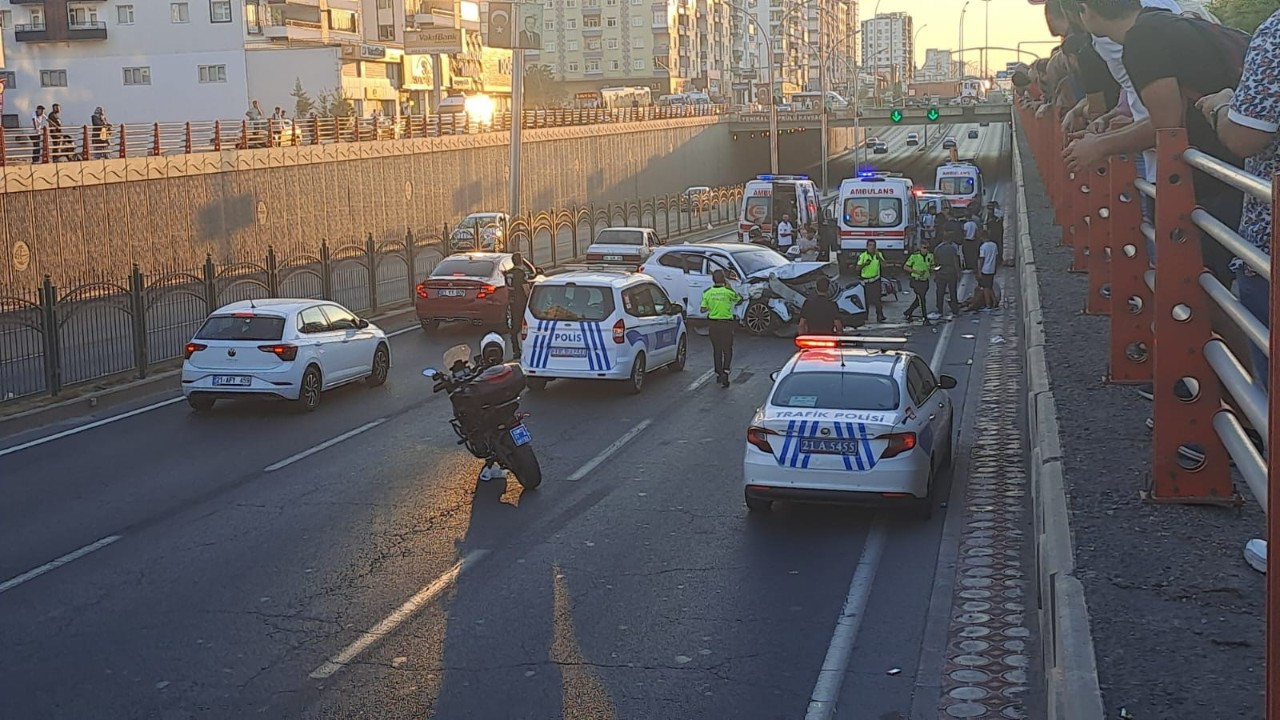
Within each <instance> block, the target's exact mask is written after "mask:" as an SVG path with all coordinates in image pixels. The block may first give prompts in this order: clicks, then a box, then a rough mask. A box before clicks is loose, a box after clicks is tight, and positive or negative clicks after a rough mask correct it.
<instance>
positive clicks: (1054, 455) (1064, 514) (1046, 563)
mask: <svg viewBox="0 0 1280 720" xmlns="http://www.w3.org/2000/svg"><path fill="white" fill-rule="evenodd" d="M1013 124H1014V132H1013V143H1012V144H1013V179H1014V184H1015V186H1016V188H1017V190H1016V192H1017V202H1018V257H1019V259H1020V263H1019V267H1018V270H1019V279H1020V280H1021V283H1022V293H1023V302H1022V306H1021V310H1022V311H1021V320H1022V333H1023V338H1024V340H1025V343H1024V345H1025V352H1026V363H1027V415H1028V419H1029V421H1030V431H1029V435H1030V437H1029V441H1030V446H1031V497H1032V516H1033V521H1034V523H1035V532H1036V539H1035V555H1036V557H1035V561H1036V580H1037V583H1038V586H1039V606H1038V608H1037V614H1038V616H1039V628H1040V637H1041V661H1042V662H1041V665H1042V671H1043V673H1044V679H1045V696H1046V705H1047V707H1046V714H1045V717H1046V719H1047V720H1103V717H1104V715H1105V711H1104V708H1103V703H1102V690H1101V688H1100V686H1099V683H1098V662H1097V656H1096V654H1095V652H1094V648H1093V635H1092V633H1091V631H1090V624H1089V607H1088V603H1087V602H1086V599H1085V594H1084V586H1083V585H1082V584H1081V583H1080V581H1079V579H1077V578H1076V577H1075V575H1074V573H1075V552H1074V550H1073V548H1074V547H1075V546H1074V544H1073V542H1072V537H1071V521H1070V513H1069V508H1068V506H1067V492H1066V479H1065V477H1064V476H1063V467H1062V442H1061V438H1060V435H1059V432H1058V410H1057V405H1056V403H1055V402H1054V399H1053V391H1052V390H1051V389H1050V388H1051V387H1052V385H1051V383H1050V381H1049V368H1048V365H1047V364H1046V362H1045V342H1044V341H1045V337H1044V325H1043V323H1044V314H1043V312H1042V311H1041V305H1040V285H1039V281H1038V279H1037V277H1036V262H1035V254H1034V251H1033V248H1032V244H1031V228H1030V221H1029V219H1028V217H1027V192H1026V182H1025V178H1024V177H1023V172H1022V153H1021V150H1020V148H1019V146H1018V136H1017V124H1018V123H1017V114H1016V113H1015V114H1014V116H1013Z"/></svg>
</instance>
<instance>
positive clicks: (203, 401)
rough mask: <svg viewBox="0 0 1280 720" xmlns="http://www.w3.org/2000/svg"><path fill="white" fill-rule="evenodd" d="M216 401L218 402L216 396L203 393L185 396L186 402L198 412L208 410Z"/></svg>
mask: <svg viewBox="0 0 1280 720" xmlns="http://www.w3.org/2000/svg"><path fill="white" fill-rule="evenodd" d="M216 402H218V400H217V398H211V397H205V396H204V395H189V396H187V404H188V405H190V406H191V409H192V410H195V411H196V412H198V413H202V412H209V411H210V410H212V409H213V404H214V403H216Z"/></svg>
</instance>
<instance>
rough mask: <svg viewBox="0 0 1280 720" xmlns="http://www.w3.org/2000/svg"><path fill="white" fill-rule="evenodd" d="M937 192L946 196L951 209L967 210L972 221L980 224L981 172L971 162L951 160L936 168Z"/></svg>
mask: <svg viewBox="0 0 1280 720" xmlns="http://www.w3.org/2000/svg"><path fill="white" fill-rule="evenodd" d="M935 186H936V187H937V189H938V192H940V193H942V194H943V195H945V196H947V200H948V201H950V203H951V207H953V208H964V209H967V210H968V211H969V212H970V214H972V215H973V217H974V219H976V220H978V222H982V212H983V205H984V203H983V201H982V199H983V193H984V192H985V191H984V189H983V186H982V171H981V170H979V169H978V166H977V165H976V164H975V163H974V162H973V161H972V160H953V161H951V162H948V163H947V164H945V165H939V166H938V174H937V182H936V183H935Z"/></svg>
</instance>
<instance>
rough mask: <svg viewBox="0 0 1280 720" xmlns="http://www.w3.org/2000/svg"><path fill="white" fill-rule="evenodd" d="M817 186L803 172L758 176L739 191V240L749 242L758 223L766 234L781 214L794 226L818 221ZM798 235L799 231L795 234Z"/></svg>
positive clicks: (818, 199) (771, 229)
mask: <svg viewBox="0 0 1280 720" xmlns="http://www.w3.org/2000/svg"><path fill="white" fill-rule="evenodd" d="M819 202H820V198H819V196H818V186H817V184H816V183H814V182H813V181H812V180H810V179H809V178H808V176H805V175H757V176H756V179H755V180H748V181H747V186H746V187H745V188H743V191H742V211H741V213H739V215H738V239H739V240H741V241H742V242H750V241H751V228H753V227H755V226H759V227H760V230H761V231H762V232H764V233H765V234H767V235H772V234H773V225H774V223H776V222H777V221H778V220H780V219H782V216H783V215H784V214H785V215H790V216H791V222H792V224H793V225H795V226H796V228H797V229H799V227H800V226H801V225H807V224H809V223H817V222H818V220H819V218H820V217H821V215H820V213H821V212H822V208H821V207H819ZM797 237H799V233H797Z"/></svg>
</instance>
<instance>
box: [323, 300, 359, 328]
mask: <svg viewBox="0 0 1280 720" xmlns="http://www.w3.org/2000/svg"><path fill="white" fill-rule="evenodd" d="M322 309H323V310H324V314H325V317H327V318H329V329H331V330H355V329H356V328H358V327H360V318H358V317H356V316H355V315H352V314H351V311H350V310H346V309H344V308H340V307H338V306H337V305H324V306H322Z"/></svg>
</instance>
